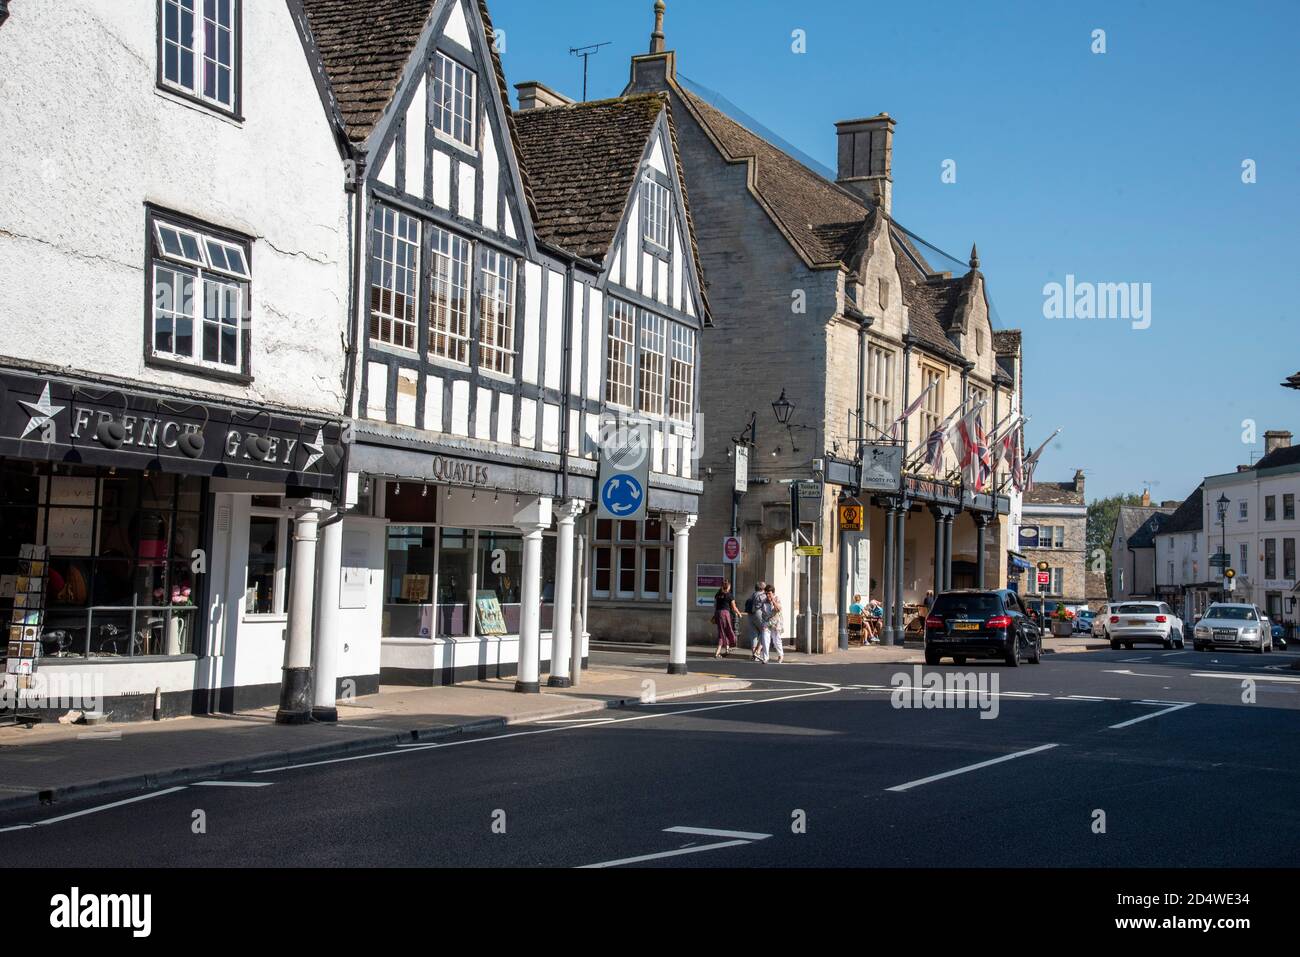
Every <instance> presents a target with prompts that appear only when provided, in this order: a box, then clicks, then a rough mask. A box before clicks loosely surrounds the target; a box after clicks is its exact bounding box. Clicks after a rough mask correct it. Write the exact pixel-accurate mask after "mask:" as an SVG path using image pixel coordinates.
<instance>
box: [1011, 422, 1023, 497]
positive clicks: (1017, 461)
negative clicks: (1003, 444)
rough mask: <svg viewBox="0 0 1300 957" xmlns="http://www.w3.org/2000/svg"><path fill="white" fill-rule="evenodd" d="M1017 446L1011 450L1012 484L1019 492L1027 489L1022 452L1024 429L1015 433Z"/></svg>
mask: <svg viewBox="0 0 1300 957" xmlns="http://www.w3.org/2000/svg"><path fill="white" fill-rule="evenodd" d="M1014 438H1015V440H1016V441H1015V446H1014V447H1013V449H1012V452H1011V456H1012V458H1011V484H1012V485H1014V486H1015V487H1016V491H1017V492H1022V493H1023V492H1024V491H1025V460H1024V456H1023V455H1022V454H1021V452H1022V449H1023V446H1024V433H1023V430H1020V429H1017V430H1016V433H1015V436H1014Z"/></svg>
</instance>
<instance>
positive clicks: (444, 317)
mask: <svg viewBox="0 0 1300 957" xmlns="http://www.w3.org/2000/svg"><path fill="white" fill-rule="evenodd" d="M429 229H430V230H431V235H430V237H429V238H430V239H431V240H432V243H433V262H432V264H431V270H430V276H429V355H431V356H437V357H438V358H440V359H446V360H448V361H449V362H454V363H456V364H458V365H469V355H470V353H469V348H470V336H469V334H470V302H471V297H472V295H473V284H474V244H473V243H472V242H470V241H469V240H468V239H466V238H465V237H463V236H459V235H457V234H456V233H453V232H449V231H448V230H445V229H441V228H439V227H437V226H430V227H429ZM457 274H459V277H460V281H459V282H457ZM456 297H459V300H460V309H456V308H454V306H453V303H454V302H455V301H456Z"/></svg>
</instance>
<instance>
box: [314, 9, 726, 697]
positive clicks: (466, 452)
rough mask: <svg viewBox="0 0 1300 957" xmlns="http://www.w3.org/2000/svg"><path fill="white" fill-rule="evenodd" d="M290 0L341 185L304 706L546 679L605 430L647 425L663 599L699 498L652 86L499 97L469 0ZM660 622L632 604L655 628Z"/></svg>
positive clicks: (580, 636) (557, 667)
mask: <svg viewBox="0 0 1300 957" xmlns="http://www.w3.org/2000/svg"><path fill="white" fill-rule="evenodd" d="M295 2H296V3H297V6H298V8H299V9H300V11H301V15H302V18H301V22H302V25H303V29H304V35H305V37H306V42H307V43H308V46H309V48H310V50H311V51H312V55H313V57H314V58H315V59H316V61H317V63H318V65H319V74H320V79H321V93H322V96H323V97H324V102H325V106H326V109H327V111H328V113H329V114H330V115H331V116H332V117H333V118H334V121H335V124H336V128H337V130H338V134H339V137H340V139H341V140H342V141H343V142H344V143H346V147H347V151H348V154H349V163H350V164H351V168H352V169H353V171H354V173H355V176H354V180H353V187H352V188H353V193H352V196H353V199H352V207H351V211H352V212H351V215H352V220H351V222H352V225H353V228H354V230H355V260H354V266H353V277H354V283H353V295H352V306H353V311H354V314H355V315H354V322H355V325H354V330H353V335H352V337H351V343H352V347H351V354H350V355H349V375H350V391H349V395H348V396H347V407H346V408H347V412H348V415H349V416H350V418H351V419H352V425H351V428H350V429H349V438H350V439H351V441H350V442H349V444H348V446H347V450H348V451H347V473H348V482H347V486H348V496H347V505H348V508H347V510H346V514H345V515H344V517H343V518H342V520H341V521H339V522H338V523H335V524H334V525H331V526H330V527H329V529H327V531H326V541H325V548H324V552H323V555H322V560H323V562H324V563H325V565H326V571H325V578H326V579H327V580H332V579H333V578H335V577H336V578H337V580H338V581H339V582H340V583H341V585H340V587H339V588H334V586H333V585H330V586H328V587H329V588H330V589H331V592H330V594H329V595H328V596H326V597H325V598H324V601H325V604H324V605H323V606H322V608H321V609H320V610H319V613H318V619H319V621H320V623H321V624H320V635H318V651H317V676H316V679H317V687H318V694H317V703H318V704H319V705H321V707H322V708H328V707H329V706H330V704H332V702H330V701H327V700H326V699H327V698H330V697H332V696H331V695H330V693H329V690H328V689H332V688H333V686H334V680H333V677H332V676H335V675H354V674H358V673H367V674H371V675H374V676H382V678H383V680H384V681H385V682H392V683H414V684H431V683H447V682H452V681H457V680H462V679H465V678H482V677H487V676H505V675H516V677H517V682H516V687H517V688H518V689H519V690H522V691H534V690H537V688H538V684H539V680H540V674H541V672H542V671H548V670H549V672H550V678H549V681H550V683H552V684H555V685H561V686H562V685H565V684H567V683H569V682H570V680H571V676H572V674H573V671H572V668H573V667H574V663H575V662H576V663H579V665H578V666H580V661H581V658H582V656H583V655H584V654H585V643H586V637H587V631H588V629H587V628H586V627H585V613H586V610H587V602H586V596H587V588H586V580H587V577H588V574H590V576H591V577H592V579H593V580H594V581H596V582H604V581H605V577H604V576H606V574H607V569H606V568H604V567H600V566H598V567H594V568H593V567H592V566H591V565H590V564H588V563H586V562H585V561H581V560H580V561H578V562H577V563H576V565H577V567H576V568H575V561H574V556H575V554H576V555H580V556H583V557H585V556H586V554H587V550H586V546H585V544H584V542H585V541H589V540H590V538H591V536H592V535H593V534H594V535H596V536H599V535H601V534H603V533H604V532H603V530H604V527H605V526H603V525H602V524H601V523H599V522H594V521H593V516H592V505H593V494H594V484H595V479H596V472H597V451H598V449H599V447H600V444H601V443H602V441H604V436H605V435H606V434H607V432H608V430H609V429H610V428H611V426H612V425H614V426H617V425H619V424H622V425H627V424H629V423H635V424H636V427H637V428H638V429H640V428H644V429H647V430H648V434H649V435H650V436H651V438H650V439H649V443H648V445H649V449H650V454H651V455H652V467H651V477H650V488H649V501H648V507H649V509H650V510H651V514H652V515H653V516H654V518H653V520H652V521H653V522H655V523H657V525H656V527H657V529H658V534H659V535H660V538H659V542H660V543H661V547H662V548H663V549H664V552H663V553H661V554H662V558H661V565H660V568H659V573H658V574H659V577H658V579H657V589H658V591H659V592H660V593H661V594H662V595H663V596H665V599H666V598H667V595H669V594H674V595H675V596H676V598H675V602H674V606H673V607H674V611H676V610H677V605H678V604H680V603H682V602H684V601H685V596H684V594H683V593H684V592H685V591H686V589H685V587H684V582H685V577H684V576H685V569H686V566H685V562H682V563H681V564H679V565H678V566H677V574H678V576H679V581H678V586H679V587H676V588H675V589H674V587H673V579H672V572H673V566H672V559H671V556H672V554H678V555H685V554H686V549H687V547H688V542H689V532H690V528H691V526H692V525H693V524H694V521H695V515H696V513H697V511H698V509H697V500H698V496H699V494H700V491H701V483H700V479H699V475H698V474H697V468H696V455H695V448H696V443H697V441H698V434H697V426H696V420H697V414H696V413H697V410H698V394H699V384H698V364H699V353H700V348H699V334H700V329H701V326H702V324H703V323H704V322H705V321H706V319H707V307H706V305H705V302H704V299H703V296H702V294H701V279H700V265H699V260H698V256H697V255H696V251H695V243H694V233H693V228H692V224H691V219H690V216H689V212H688V207H687V202H686V195H685V191H684V188H683V176H682V171H681V167H680V163H679V155H678V151H677V147H676V142H675V136H674V131H673V124H672V113H671V110H670V107H669V103H668V99H667V97H665V96H663V95H660V94H655V93H650V94H644V95H637V96H629V97H624V98H621V99H618V100H613V101H606V102H600V103H585V104H574V103H570V102H568V101H566V100H565V99H564V98H562V97H559V96H558V95H556V94H554V93H551V92H550V91H549V90H546V88H544V87H542V86H540V85H539V84H524V85H522V86H521V90H520V102H521V107H523V108H522V109H521V110H520V111H519V112H518V113H516V112H515V111H513V110H512V109H511V107H510V103H509V97H508V91H507V88H506V84H505V77H504V73H503V70H502V66H501V61H500V56H499V49H498V42H497V37H496V36H495V34H494V32H493V29H492V24H491V21H490V19H489V14H488V10H487V7H486V5H485V4H484V3H482V2H480V0H378V2H375V3H372V4H370V5H369V6H368V8H367V10H366V13H365V15H364V16H362V15H360V14H359V13H358V12H357V10H356V5H355V4H354V3H352V2H350V0H295ZM649 524H650V522H646V523H643V526H644V525H649ZM647 534H648V532H646V531H644V530H643V527H639V528H638V531H637V535H638V536H640V537H644V536H645V535H647ZM669 535H671V547H669V546H668V542H669V538H668V536H669ZM575 542H576V547H575ZM331 567H334V568H336V573H331V571H330V568H331ZM371 583H374V585H375V587H376V588H377V589H378V592H379V594H378V596H377V600H372V596H371V595H370V594H369V593H368V592H367V588H368V586H369V585H370V584H371ZM324 587H325V586H323V588H324ZM606 587H607V586H606ZM322 595H325V593H324V591H323V592H322ZM668 611H669V608H668V604H667V603H666V601H665V603H664V604H663V606H662V607H661V608H659V609H658V610H657V611H656V609H653V608H652V609H649V610H648V613H650V614H654V615H655V617H656V623H657V627H658V628H659V629H660V630H661V631H663V632H666V631H667V630H668V623H669V614H668ZM678 619H680V636H681V641H680V642H679V643H678V644H679V645H680V648H679V649H678V648H675V654H674V657H673V662H674V665H675V666H676V667H684V662H685V643H684V642H685V626H686V620H685V609H684V606H683V607H682V608H681V609H680V613H679V615H678V616H677V617H674V618H673V621H674V623H677V622H678ZM344 634H346V636H347V637H346V639H344V638H343V637H342V636H343V635H344ZM331 648H334V649H336V651H333V652H332V651H331V650H330V649H331ZM575 649H576V654H575ZM322 655H325V656H326V657H327V658H328V659H329V660H326V661H322V658H321V656H322Z"/></svg>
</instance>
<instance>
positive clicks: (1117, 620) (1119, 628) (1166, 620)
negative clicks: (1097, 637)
mask: <svg viewBox="0 0 1300 957" xmlns="http://www.w3.org/2000/svg"><path fill="white" fill-rule="evenodd" d="M1110 607H1111V612H1110V614H1109V615H1106V616H1105V618H1106V636H1107V637H1108V638H1110V646H1111V648H1112V649H1114V650H1116V651H1118V650H1119V647H1120V645H1123V646H1124V647H1125V648H1132V647H1133V646H1134V645H1135V644H1137V643H1139V642H1154V643H1156V644H1160V645H1163V646H1164V647H1166V648H1181V647H1183V620H1182V619H1181V618H1179V617H1178V616H1177V615H1175V614H1174V611H1173V609H1172V608H1170V607H1169V606H1168V605H1166V604H1165V603H1164V602H1162V601H1126V602H1120V603H1118V604H1114V605H1111V606H1110Z"/></svg>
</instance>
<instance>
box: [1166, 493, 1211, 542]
mask: <svg viewBox="0 0 1300 957" xmlns="http://www.w3.org/2000/svg"><path fill="white" fill-rule="evenodd" d="M1204 502H1205V486H1204V485H1198V486H1197V488H1196V491H1195V492H1193V493H1192V494H1191V495H1189V496H1187V499H1186V501H1184V502H1183V504H1182V505H1179V506H1178V508H1177V509H1176V510H1175V511H1174V514H1172V515H1170V516H1169V520H1168V521H1167V522H1165V523H1164V524H1163V525H1162V526H1160V533H1161V534H1162V535H1172V534H1174V533H1175V532H1199V531H1200V530H1201V529H1202V527H1204V525H1205V516H1204V511H1203V505H1204Z"/></svg>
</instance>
